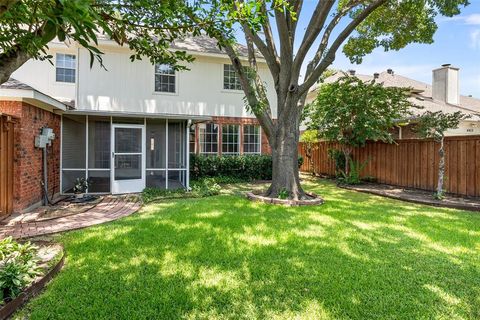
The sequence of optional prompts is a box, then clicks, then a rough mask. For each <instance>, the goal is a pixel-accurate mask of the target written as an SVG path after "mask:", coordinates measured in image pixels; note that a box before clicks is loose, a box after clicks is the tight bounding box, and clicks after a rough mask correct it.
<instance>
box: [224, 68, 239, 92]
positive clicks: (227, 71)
mask: <svg viewBox="0 0 480 320" xmlns="http://www.w3.org/2000/svg"><path fill="white" fill-rule="evenodd" d="M223 89H225V90H242V85H241V84H240V79H239V78H238V75H237V73H236V72H235V69H234V68H233V66H232V65H231V64H224V65H223Z"/></svg>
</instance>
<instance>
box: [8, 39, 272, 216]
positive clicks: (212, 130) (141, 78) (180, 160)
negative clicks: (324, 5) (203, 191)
mask: <svg viewBox="0 0 480 320" xmlns="http://www.w3.org/2000/svg"><path fill="white" fill-rule="evenodd" d="M172 48H174V49H176V50H178V49H180V50H184V51H186V52H187V53H189V54H191V55H193V56H194V57H195V61H194V62H193V63H190V64H186V66H187V67H188V68H189V69H190V70H188V71H174V70H173V69H172V68H171V66H169V65H162V64H157V65H152V64H151V63H150V62H149V61H148V59H144V60H141V61H135V62H131V61H130V59H129V57H130V55H131V51H130V50H129V49H128V48H126V47H121V46H119V45H117V44H116V43H115V42H113V41H111V40H109V39H106V38H100V39H99V49H100V50H101V51H102V52H104V55H103V65H104V68H102V67H101V66H100V65H99V64H98V63H95V64H94V65H93V67H92V68H91V67H90V55H89V53H88V52H87V50H85V49H84V48H82V47H81V46H79V45H77V44H76V43H69V44H68V43H63V42H58V41H57V42H52V43H50V44H49V50H48V54H51V55H52V57H53V59H52V63H49V62H48V61H40V60H31V61H28V62H27V63H26V64H25V65H24V66H22V67H21V68H20V69H18V70H17V71H16V72H15V73H14V74H13V75H12V78H11V79H10V80H9V81H8V82H7V83H5V84H3V85H2V86H0V112H1V113H5V114H9V115H11V116H13V117H14V118H15V119H16V122H17V125H16V129H15V130H16V131H17V135H16V136H17V137H16V151H15V168H14V172H15V177H16V179H15V180H16V186H15V187H14V188H15V190H16V191H15V192H14V195H15V205H14V209H15V210H17V211H20V210H23V209H25V208H27V207H29V206H32V205H36V204H37V203H38V202H39V201H40V200H41V199H42V181H43V180H42V175H41V172H42V166H41V163H42V162H41V161H42V152H41V150H39V149H38V148H35V145H34V140H35V136H37V135H38V134H39V133H40V129H41V128H43V127H50V128H52V129H53V131H54V133H55V139H54V140H53V141H52V142H51V146H49V147H48V152H47V157H48V159H47V162H48V163H49V164H48V180H49V181H48V190H49V191H48V192H49V196H51V195H52V194H56V193H62V194H68V193H72V192H73V186H74V183H75V180H76V179H77V178H80V177H84V178H88V179H89V180H90V181H91V186H90V187H89V189H88V192H89V193H113V194H118V193H129V192H140V191H142V190H143V189H144V188H145V187H157V188H178V187H188V185H189V171H188V168H189V157H188V155H189V153H190V152H195V153H198V154H207V155H212V154H215V155H235V154H260V153H268V152H269V147H268V142H267V140H266V138H265V137H264V136H263V135H262V130H261V128H260V126H259V125H258V122H257V121H256V119H255V117H254V116H253V115H252V114H250V113H248V112H247V111H246V109H245V107H244V100H243V97H244V94H243V92H242V90H241V86H240V83H239V81H238V78H237V75H236V73H235V72H234V70H233V68H232V66H231V64H230V60H229V59H228V57H227V55H226V54H225V53H224V52H222V51H221V50H220V49H219V48H218V46H217V44H216V41H215V40H213V39H210V38H208V37H205V36H200V37H195V38H188V39H184V40H178V41H176V42H175V43H174V44H173V45H172ZM239 52H240V53H243V55H244V56H245V59H246V50H245V48H243V47H241V46H239ZM259 74H260V76H261V77H262V80H263V81H265V82H266V84H267V90H268V94H269V95H270V96H269V99H270V101H272V102H274V101H275V95H274V88H273V81H272V79H271V76H270V74H269V72H268V69H267V66H266V64H265V63H264V61H262V59H259ZM272 105H273V106H275V103H273V104H272ZM273 112H274V113H275V112H276V110H273ZM17 180H18V181H17Z"/></svg>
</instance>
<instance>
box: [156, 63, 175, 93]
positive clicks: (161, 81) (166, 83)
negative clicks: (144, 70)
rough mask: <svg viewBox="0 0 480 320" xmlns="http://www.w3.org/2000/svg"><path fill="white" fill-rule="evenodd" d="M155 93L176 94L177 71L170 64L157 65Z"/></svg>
mask: <svg viewBox="0 0 480 320" xmlns="http://www.w3.org/2000/svg"><path fill="white" fill-rule="evenodd" d="M155 92H168V93H175V92H176V89H175V70H174V69H173V68H172V66H170V65H168V64H156V65H155Z"/></svg>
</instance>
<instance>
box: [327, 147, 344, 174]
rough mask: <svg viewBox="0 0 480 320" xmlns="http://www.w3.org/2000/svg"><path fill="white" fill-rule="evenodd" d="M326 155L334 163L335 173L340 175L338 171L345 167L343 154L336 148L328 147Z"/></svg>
mask: <svg viewBox="0 0 480 320" xmlns="http://www.w3.org/2000/svg"><path fill="white" fill-rule="evenodd" d="M327 154H328V157H329V158H330V159H332V160H333V162H334V163H335V174H336V175H337V176H339V175H340V171H342V170H344V169H345V154H344V153H343V152H342V151H341V150H338V149H333V148H330V149H328V150H327Z"/></svg>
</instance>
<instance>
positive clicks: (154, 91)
mask: <svg viewBox="0 0 480 320" xmlns="http://www.w3.org/2000/svg"><path fill="white" fill-rule="evenodd" d="M158 64H165V63H158ZM155 66H156V64H154V65H153V68H152V70H153V76H152V78H153V90H152V94H153V95H160V96H178V94H179V87H178V85H179V81H178V78H179V75H180V73H179V72H178V71H177V70H175V92H164V91H156V88H155V76H156V75H157V73H156V72H155ZM172 76H173V75H172Z"/></svg>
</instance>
